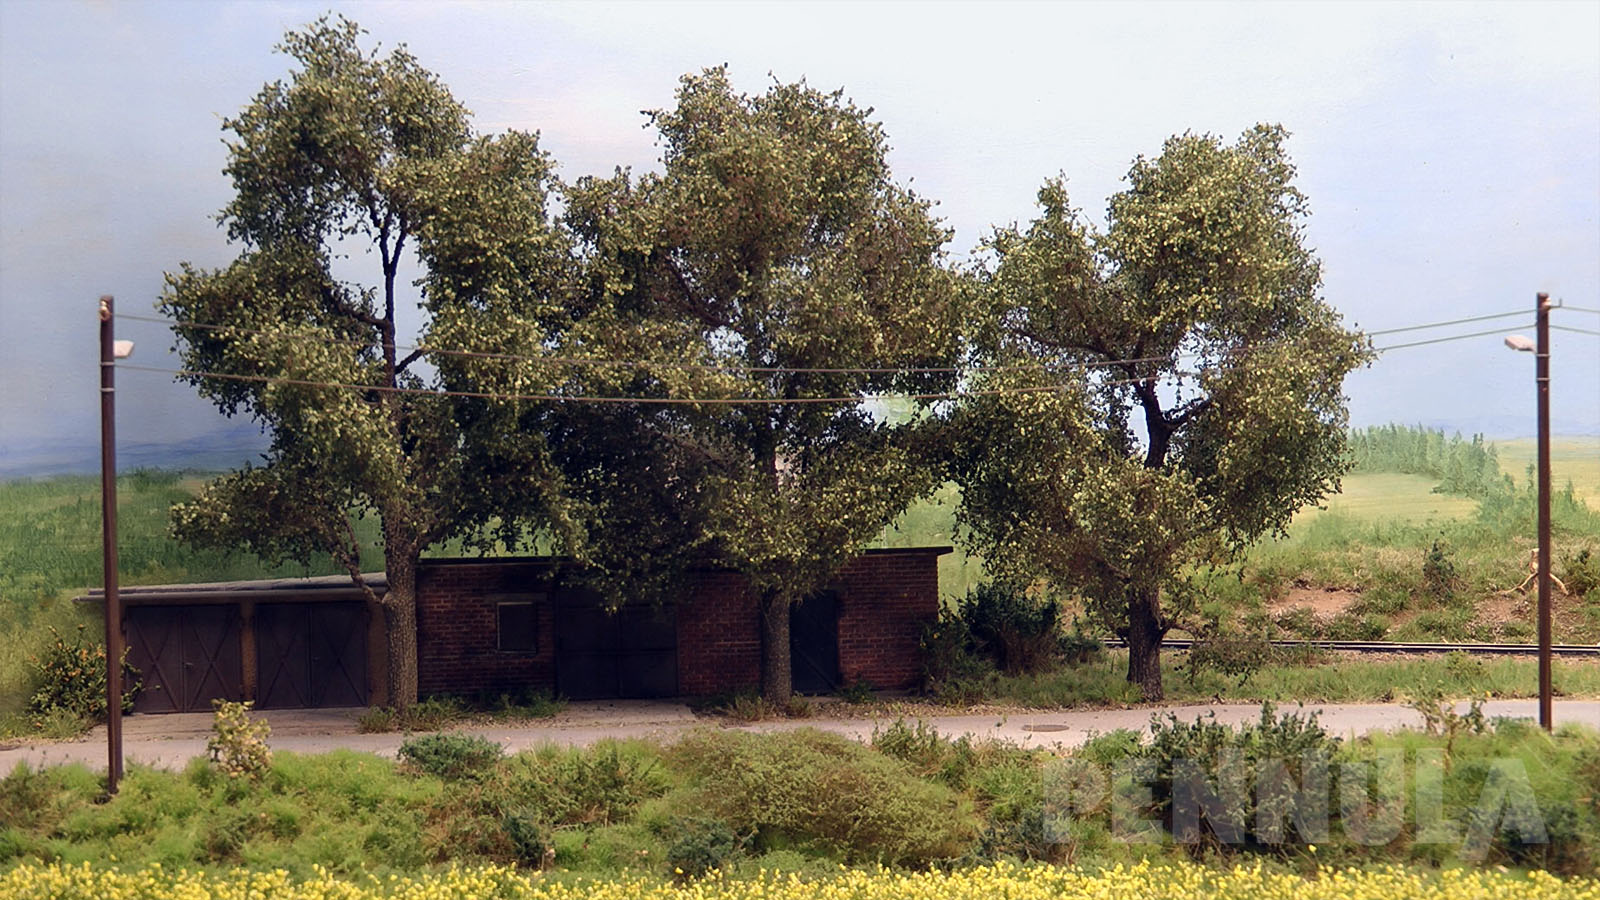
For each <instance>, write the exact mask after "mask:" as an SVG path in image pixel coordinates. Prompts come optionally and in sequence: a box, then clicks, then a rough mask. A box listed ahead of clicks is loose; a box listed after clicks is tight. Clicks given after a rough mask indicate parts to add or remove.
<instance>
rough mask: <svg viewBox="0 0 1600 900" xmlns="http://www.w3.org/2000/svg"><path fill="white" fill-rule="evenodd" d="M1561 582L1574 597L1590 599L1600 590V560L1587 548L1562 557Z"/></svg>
mask: <svg viewBox="0 0 1600 900" xmlns="http://www.w3.org/2000/svg"><path fill="white" fill-rule="evenodd" d="M1561 580H1562V581H1563V582H1565V583H1566V585H1567V591H1568V592H1569V593H1571V594H1572V595H1573V596H1574V597H1588V596H1589V595H1590V594H1593V593H1595V589H1596V588H1600V559H1597V558H1595V557H1594V556H1593V555H1592V554H1590V552H1589V548H1588V547H1585V548H1583V549H1582V550H1579V551H1578V552H1577V553H1573V554H1567V555H1564V556H1562V557H1561Z"/></svg>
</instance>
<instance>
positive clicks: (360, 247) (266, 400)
mask: <svg viewBox="0 0 1600 900" xmlns="http://www.w3.org/2000/svg"><path fill="white" fill-rule="evenodd" d="M359 38H360V30H359V29H358V28H357V26H355V25H354V24H353V23H351V22H348V21H346V20H343V19H339V20H331V21H330V20H326V19H324V20H322V21H319V22H317V23H315V24H314V25H312V26H310V27H308V28H306V29H304V30H302V31H298V32H293V33H290V34H289V35H288V36H287V37H286V39H285V41H284V43H283V44H282V45H281V46H280V48H279V49H280V50H281V51H282V52H284V53H286V54H287V55H288V56H290V57H291V58H292V59H293V60H294V62H295V63H296V64H297V67H296V68H295V69H294V70H293V72H292V74H291V75H290V76H289V78H288V80H287V81H277V82H273V83H271V84H269V85H267V86H266V87H265V88H264V89H263V90H262V91H261V92H260V94H258V95H257V96H256V98H255V100H254V101H253V102H252V103H251V104H250V105H249V106H247V107H246V108H245V109H244V110H243V111H242V112H241V113H240V114H239V115H238V116H237V117H234V118H231V119H228V120H227V121H226V122H225V123H224V129H225V131H227V132H229V134H230V137H229V139H228V140H227V146H228V165H227V168H226V170H225V172H226V174H227V175H229V176H230V177H231V178H232V180H233V185H234V189H235V197H234V199H233V202H231V203H230V204H228V206H227V207H226V208H225V209H224V210H223V211H222V214H221V217H220V218H221V221H222V223H223V224H224V225H225V226H226V228H227V232H228V236H229V238H230V240H232V241H233V242H235V243H236V244H238V245H240V247H241V252H240V255H239V256H238V258H237V259H236V260H235V261H234V262H233V263H231V264H230V265H228V266H226V267H225V268H222V269H220V270H215V271H210V270H201V269H196V268H193V267H191V266H189V265H187V264H186V265H184V266H183V268H182V269H181V271H179V272H177V273H175V274H171V275H169V276H168V279H167V288H166V291H165V293H164V295H163V297H162V300H161V305H162V308H163V309H164V310H165V311H166V312H167V313H168V314H169V315H170V316H171V317H172V318H173V319H174V320H176V322H175V324H174V326H173V330H174V332H175V333H176V335H177V343H178V346H177V349H178V351H179V352H180V353H181V355H182V358H183V362H184V365H185V367H186V368H187V369H188V370H191V371H192V372H194V374H191V375H188V376H186V377H187V380H188V381H189V382H191V383H192V384H194V385H195V386H196V387H197V388H198V390H199V391H200V393H201V394H202V395H204V396H206V397H208V398H210V399H211V400H213V401H214V402H216V404H217V405H218V406H219V407H220V408H221V409H222V410H223V411H224V412H226V413H228V414H229V415H234V414H245V415H249V416H252V417H254V418H255V419H256V420H258V421H259V422H260V423H261V424H262V425H263V427H265V428H266V429H268V430H269V431H270V433H271V438H272V441H271V448H270V451H269V452H268V454H267V455H266V457H265V460H264V463H263V464H261V465H256V466H250V467H247V468H245V469H242V470H240V471H237V472H234V473H232V474H229V475H226V476H223V477H222V478H220V479H218V480H216V481H215V482H213V483H211V484H210V485H208V486H207V487H206V488H205V490H204V491H203V492H202V493H201V494H200V495H199V496H198V497H197V498H196V499H195V500H194V501H193V502H190V503H186V504H183V505H180V506H179V507H177V508H176V509H175V510H174V520H173V521H174V531H175V533H176V534H177V535H178V536H180V537H181V538H184V539H186V540H188V541H190V542H193V543H196V544H206V545H217V546H237V547H244V548H248V549H250V550H252V551H254V552H255V553H257V554H259V555H261V556H262V557H265V558H267V559H272V560H282V559H297V560H305V559H308V558H309V557H311V556H312V555H313V554H318V553H328V554H331V555H332V556H333V558H334V559H336V560H337V561H339V562H340V563H341V564H342V565H343V566H344V567H345V568H346V569H347V570H348V571H349V573H350V576H351V578H352V579H354V580H355V582H356V583H357V584H359V585H362V586H363V587H367V588H368V590H369V595H370V596H372V597H373V598H374V599H376V600H378V601H379V602H381V604H382V608H383V610H384V613H385V619H386V626H387V633H388V662H389V665H388V668H389V690H390V696H389V701H390V702H391V703H392V704H394V705H396V706H400V707H403V706H406V705H408V704H409V703H411V702H413V701H414V700H415V698H416V692H417V666H416V619H415V611H416V569H417V562H418V559H419V558H420V555H421V553H422V551H423V550H424V549H426V548H427V547H428V546H430V545H431V544H434V543H436V542H438V541H441V540H444V539H447V538H450V537H452V536H461V535H481V534H483V533H484V532H483V526H484V525H485V524H486V523H488V522H490V521H496V522H498V523H499V524H501V525H502V526H503V527H505V528H506V529H507V530H508V533H517V532H518V524H517V522H516V520H513V519H507V518H493V519H492V518H491V517H493V516H495V514H496V513H497V512H502V511H503V510H502V509H501V505H500V502H501V499H502V498H505V497H509V496H515V497H517V498H518V499H519V506H518V508H517V510H515V511H516V512H517V513H520V514H523V515H534V514H538V515H541V516H542V521H544V522H545V523H549V522H556V523H558V524H559V523H561V522H562V521H564V517H563V514H562V512H561V504H560V501H559V497H560V490H559V487H560V477H559V474H558V473H557V471H556V469H555V468H554V467H553V466H552V465H551V464H550V460H549V456H548V453H547V452H546V451H545V449H544V443H543V440H542V438H541V436H540V433H538V432H534V433H531V434H517V433H515V426H516V424H517V423H518V421H519V420H520V419H522V418H524V417H526V416H529V415H531V413H530V409H531V408H533V407H535V406H537V404H520V403H517V402H507V401H493V400H489V399H484V398H471V397H465V398H464V397H455V396H448V395H447V394H446V393H445V392H446V391H448V390H450V389H452V388H456V389H467V390H472V389H475V388H477V387H478V382H477V379H476V377H475V372H474V371H473V367H476V366H482V365H485V364H486V362H485V361H484V360H483V359H480V358H469V357H461V356H453V355H426V354H424V353H423V352H421V351H417V350H408V349H407V348H406V345H405V340H406V339H407V337H408V335H407V334H405V333H404V331H403V329H402V325H401V319H400V312H399V311H397V307H398V306H400V305H401V304H402V303H403V302H404V300H405V297H404V294H405V289H406V287H407V284H406V283H405V282H406V280H407V278H406V276H405V275H403V273H404V272H408V271H411V272H416V273H418V275H417V277H416V285H417V286H418V287H420V290H421V306H422V308H423V321H424V324H423V325H422V326H421V330H420V333H418V334H417V335H416V336H415V337H416V339H418V340H420V341H421V342H422V343H423V344H424V345H428V346H435V347H441V348H457V349H470V350H476V351H494V352H500V353H511V354H524V355H537V354H539V353H540V352H542V351H543V349H544V348H546V347H548V346H550V344H551V341H552V336H553V335H557V334H559V333H560V332H561V331H562V330H563V329H564V327H565V322H566V321H567V309H566V307H565V305H564V303H563V301H562V296H563V290H564V289H565V286H566V285H568V284H570V283H571V281H572V257H571V253H570V245H569V242H568V241H567V240H566V239H565V238H564V237H563V232H562V231H561V230H559V229H558V228H556V227H555V226H554V225H553V224H552V223H551V221H550V220H549V218H548V217H547V215H546V198H547V194H548V192H549V190H550V188H551V185H552V176H551V163H550V161H549V159H548V158H547V157H546V155H545V154H544V153H543V152H542V151H541V150H540V149H539V147H538V143H537V137H536V136H535V135H532V134H525V133H518V132H509V133H505V134H500V135H495V136H492V137H486V136H480V135H477V134H475V133H474V132H473V130H472V128H471V127H470V123H469V116H468V112H467V110H466V109H465V108H464V107H462V106H461V104H459V103H457V102H456V101H455V99H453V98H452V97H451V95H450V93H449V91H448V90H446V88H445V87H444V86H443V85H442V84H441V83H440V82H439V81H438V79H437V78H436V77H435V76H434V75H433V74H431V73H430V72H428V71H426V70H425V69H423V68H422V67H421V66H420V65H419V64H418V62H417V61H416V59H415V58H413V57H412V56H411V55H410V54H409V53H408V52H407V51H406V50H405V49H404V48H403V47H402V48H399V49H395V50H393V51H391V52H389V53H387V54H384V55H380V53H379V52H378V51H377V50H372V51H370V52H369V51H364V50H363V49H362V48H361V46H360V40H359ZM408 266H411V267H414V268H408ZM501 365H502V368H506V366H505V365H504V363H503V362H502V363H501ZM543 371H544V370H542V369H540V368H539V367H537V366H522V367H521V368H520V369H518V373H517V374H516V376H515V377H511V378H509V379H508V383H509V386H511V387H513V388H516V389H518V390H519V391H520V392H522V393H524V394H536V393H539V392H541V391H545V390H549V389H551V385H550V384H547V383H546V382H547V381H549V380H550V379H549V378H546V377H545V376H543V375H542V374H541V372H543ZM350 386H357V387H350ZM501 386H504V385H501ZM368 514H373V515H376V516H377V518H378V520H379V522H380V523H381V534H382V556H383V568H384V570H385V573H386V575H387V590H386V591H385V592H383V593H382V595H381V597H380V596H379V595H378V594H377V593H376V592H373V591H372V590H371V588H370V586H368V585H367V584H366V582H365V580H364V579H363V578H362V568H363V565H362V547H361V546H360V543H359V542H358V541H357V539H356V534H355V531H354V529H352V527H351V518H352V516H364V515H368ZM369 560H370V557H369Z"/></svg>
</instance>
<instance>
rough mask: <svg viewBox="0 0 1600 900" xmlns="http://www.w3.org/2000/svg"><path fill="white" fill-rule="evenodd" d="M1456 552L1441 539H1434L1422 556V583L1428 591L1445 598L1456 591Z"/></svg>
mask: <svg viewBox="0 0 1600 900" xmlns="http://www.w3.org/2000/svg"><path fill="white" fill-rule="evenodd" d="M1454 556H1455V554H1454V552H1453V551H1451V550H1450V548H1448V547H1446V546H1445V545H1444V544H1442V543H1441V542H1439V541H1434V542H1433V546H1432V547H1430V548H1429V549H1428V553H1427V555H1426V556H1424V557H1423V558H1422V584H1423V586H1424V587H1426V588H1427V589H1428V593H1430V594H1432V595H1433V596H1435V597H1438V598H1440V599H1444V598H1446V597H1449V596H1450V595H1451V594H1453V593H1455V589H1456V581H1457V576H1456V564H1455V559H1454Z"/></svg>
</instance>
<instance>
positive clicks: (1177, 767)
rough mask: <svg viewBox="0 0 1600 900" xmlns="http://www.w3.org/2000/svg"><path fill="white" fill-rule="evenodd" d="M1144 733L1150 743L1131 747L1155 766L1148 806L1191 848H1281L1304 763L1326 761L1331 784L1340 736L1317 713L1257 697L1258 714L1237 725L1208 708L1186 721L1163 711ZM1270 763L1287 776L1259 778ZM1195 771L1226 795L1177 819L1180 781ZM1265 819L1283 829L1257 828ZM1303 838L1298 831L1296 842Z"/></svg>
mask: <svg viewBox="0 0 1600 900" xmlns="http://www.w3.org/2000/svg"><path fill="white" fill-rule="evenodd" d="M1150 732H1151V733H1150V742H1149V743H1148V744H1146V745H1143V746H1141V747H1140V748H1139V749H1138V750H1137V751H1136V753H1135V757H1136V758H1141V759H1144V760H1146V761H1148V762H1149V763H1150V764H1151V766H1152V769H1153V772H1152V777H1151V779H1150V781H1149V782H1148V783H1149V786H1150V810H1149V812H1150V813H1152V814H1153V815H1154V816H1155V817H1157V818H1159V819H1160V820H1161V822H1162V823H1163V824H1164V825H1165V827H1166V829H1167V832H1168V833H1169V834H1172V835H1173V836H1174V837H1175V838H1176V839H1177V840H1178V841H1179V842H1181V843H1184V844H1185V845H1186V846H1187V848H1188V849H1189V850H1190V852H1191V853H1201V852H1204V849H1207V848H1208V849H1210V850H1212V851H1214V852H1221V853H1228V852H1232V851H1234V850H1236V849H1239V848H1247V849H1272V848H1276V847H1280V846H1282V845H1283V844H1285V843H1286V841H1287V837H1288V834H1289V832H1290V830H1291V829H1293V828H1296V827H1298V826H1297V825H1296V824H1295V823H1296V821H1297V819H1296V813H1297V810H1298V807H1299V804H1301V803H1302V802H1305V800H1306V799H1307V798H1305V797H1302V796H1301V795H1300V794H1299V793H1298V792H1297V791H1296V790H1295V788H1294V785H1297V784H1305V783H1307V775H1308V773H1307V772H1306V771H1305V768H1306V766H1308V765H1310V766H1328V767H1329V771H1328V774H1327V777H1328V779H1329V782H1328V783H1329V785H1330V787H1331V785H1332V783H1333V772H1332V768H1331V762H1332V760H1333V756H1334V753H1335V752H1336V751H1337V750H1338V748H1339V739H1338V738H1336V737H1333V736H1332V735H1330V734H1328V732H1327V731H1325V730H1324V729H1323V728H1322V726H1321V725H1319V724H1318V723H1317V714H1316V713H1310V714H1308V715H1304V716H1302V715H1301V714H1299V713H1284V714H1283V715H1281V716H1279V715H1276V714H1275V711H1274V709H1273V706H1272V704H1270V703H1268V704H1263V705H1262V707H1261V718H1260V719H1259V720H1258V721H1257V722H1256V723H1254V724H1251V725H1246V726H1244V727H1242V728H1239V729H1237V730H1235V729H1234V728H1231V727H1229V726H1227V725H1223V724H1221V723H1219V722H1217V721H1216V717H1215V715H1212V714H1208V717H1207V718H1205V719H1201V720H1198V721H1195V722H1184V721H1181V720H1179V719H1178V718H1177V716H1175V715H1173V714H1171V713H1168V714H1167V716H1166V719H1165V720H1164V721H1163V720H1162V719H1161V718H1160V717H1159V716H1155V717H1152V718H1151V721H1150ZM1269 765H1270V766H1283V770H1282V771H1283V772H1284V773H1286V774H1287V776H1288V780H1287V782H1284V781H1279V780H1275V779H1271V778H1265V779H1261V778H1258V775H1260V774H1261V773H1262V772H1263V771H1266V770H1265V769H1264V767H1265V766H1269ZM1195 777H1201V778H1205V779H1207V780H1208V781H1211V782H1212V783H1213V784H1214V785H1215V790H1216V792H1217V793H1218V795H1219V796H1222V797H1224V798H1226V799H1224V801H1223V802H1222V803H1220V804H1218V806H1219V807H1220V808H1218V809H1213V810H1210V811H1209V812H1210V814H1208V815H1205V816H1200V817H1196V819H1197V820H1191V821H1188V822H1184V821H1179V818H1180V817H1179V815H1178V813H1179V812H1180V806H1181V801H1182V799H1183V798H1182V793H1183V787H1182V785H1183V783H1184V782H1185V781H1186V780H1187V779H1191V778H1195ZM1258 813H1260V814H1261V815H1259V816H1258ZM1263 822H1274V823H1276V824H1277V825H1278V826H1279V827H1280V828H1281V831H1280V832H1278V833H1261V832H1259V831H1258V827H1259V826H1260V825H1261V824H1262V823H1263ZM1189 828H1194V829H1195V830H1194V831H1188V830H1187V829H1189ZM1307 837H1308V836H1306V835H1299V838H1300V840H1301V841H1305V840H1306V839H1307Z"/></svg>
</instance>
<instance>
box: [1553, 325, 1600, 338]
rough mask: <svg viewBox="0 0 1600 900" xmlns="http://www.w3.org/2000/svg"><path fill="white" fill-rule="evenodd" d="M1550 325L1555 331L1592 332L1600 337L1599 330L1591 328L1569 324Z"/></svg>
mask: <svg viewBox="0 0 1600 900" xmlns="http://www.w3.org/2000/svg"><path fill="white" fill-rule="evenodd" d="M1550 327H1551V328H1552V329H1554V330H1556V331H1570V332H1572V333H1573V334H1592V335H1595V336H1596V337H1600V331H1595V330H1594V329H1592V328H1573V327H1572V326H1571V325H1551V326H1550Z"/></svg>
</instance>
